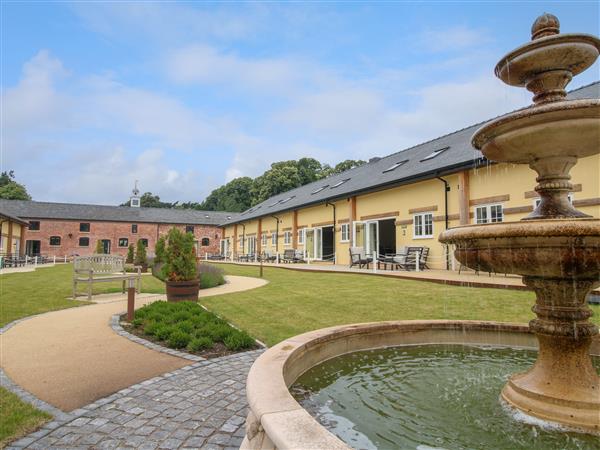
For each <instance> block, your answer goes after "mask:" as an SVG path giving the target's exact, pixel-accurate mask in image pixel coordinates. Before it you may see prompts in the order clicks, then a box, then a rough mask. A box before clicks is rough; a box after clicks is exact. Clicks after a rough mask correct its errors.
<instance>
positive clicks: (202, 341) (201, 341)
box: [187, 336, 215, 352]
mask: <svg viewBox="0 0 600 450" xmlns="http://www.w3.org/2000/svg"><path fill="white" fill-rule="evenodd" d="M213 345H215V343H214V342H213V340H212V339H211V338H209V337H206V336H201V337H195V338H192V340H191V341H190V343H189V344H188V346H187V348H188V350H189V351H190V352H198V351H200V350H205V349H208V348H212V347H213Z"/></svg>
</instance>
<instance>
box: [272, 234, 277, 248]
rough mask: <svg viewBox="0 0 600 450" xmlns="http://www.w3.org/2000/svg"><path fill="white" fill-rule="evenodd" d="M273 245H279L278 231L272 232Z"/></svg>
mask: <svg viewBox="0 0 600 450" xmlns="http://www.w3.org/2000/svg"><path fill="white" fill-rule="evenodd" d="M271 245H277V232H276V231H273V232H272V233H271Z"/></svg>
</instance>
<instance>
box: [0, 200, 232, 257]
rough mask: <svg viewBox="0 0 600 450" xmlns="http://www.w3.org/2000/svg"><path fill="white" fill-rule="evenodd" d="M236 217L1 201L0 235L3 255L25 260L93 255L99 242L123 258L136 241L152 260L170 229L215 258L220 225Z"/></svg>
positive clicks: (210, 212)
mask: <svg viewBox="0 0 600 450" xmlns="http://www.w3.org/2000/svg"><path fill="white" fill-rule="evenodd" d="M132 200H135V198H132ZM132 204H135V202H133V201H132ZM237 215H238V214H237V213H227V212H215V211H196V210H182V209H163V208H142V207H139V206H138V207H136V206H132V207H129V206H105V205H82V204H72V203H49V202H35V201H24V200H0V216H6V217H12V218H13V220H12V222H11V226H10V229H11V232H10V233H9V232H8V221H7V224H6V226H5V228H6V230H5V231H6V232H4V233H3V240H4V241H5V242H4V245H3V250H4V252H5V253H7V254H19V255H25V254H26V255H29V256H36V255H44V256H49V257H52V256H60V257H63V256H72V255H88V254H92V253H94V252H95V250H96V245H97V242H98V241H100V242H101V243H102V246H103V247H104V251H105V253H111V254H118V255H126V254H127V248H128V246H129V244H136V243H137V242H138V241H139V240H140V239H141V240H144V242H145V243H146V244H147V247H148V254H149V255H152V254H154V248H155V245H156V241H157V240H158V238H159V237H160V236H163V235H165V234H167V233H168V231H169V230H170V229H171V228H173V227H177V228H179V229H181V230H182V231H188V232H191V233H193V234H194V240H195V242H196V253H197V255H199V256H204V255H205V254H206V253H209V254H215V253H219V251H220V245H221V239H222V237H223V228H222V226H223V225H224V224H226V223H228V222H229V221H231V220H233V219H235V218H237ZM17 228H18V230H17Z"/></svg>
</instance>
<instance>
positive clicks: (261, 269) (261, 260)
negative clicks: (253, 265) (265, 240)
mask: <svg viewBox="0 0 600 450" xmlns="http://www.w3.org/2000/svg"><path fill="white" fill-rule="evenodd" d="M260 277H261V278H262V277H263V258H260Z"/></svg>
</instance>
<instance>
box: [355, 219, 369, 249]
mask: <svg viewBox="0 0 600 450" xmlns="http://www.w3.org/2000/svg"><path fill="white" fill-rule="evenodd" d="M353 242H354V247H363V248H364V247H365V244H366V242H365V223H364V222H354V239H353Z"/></svg>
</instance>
